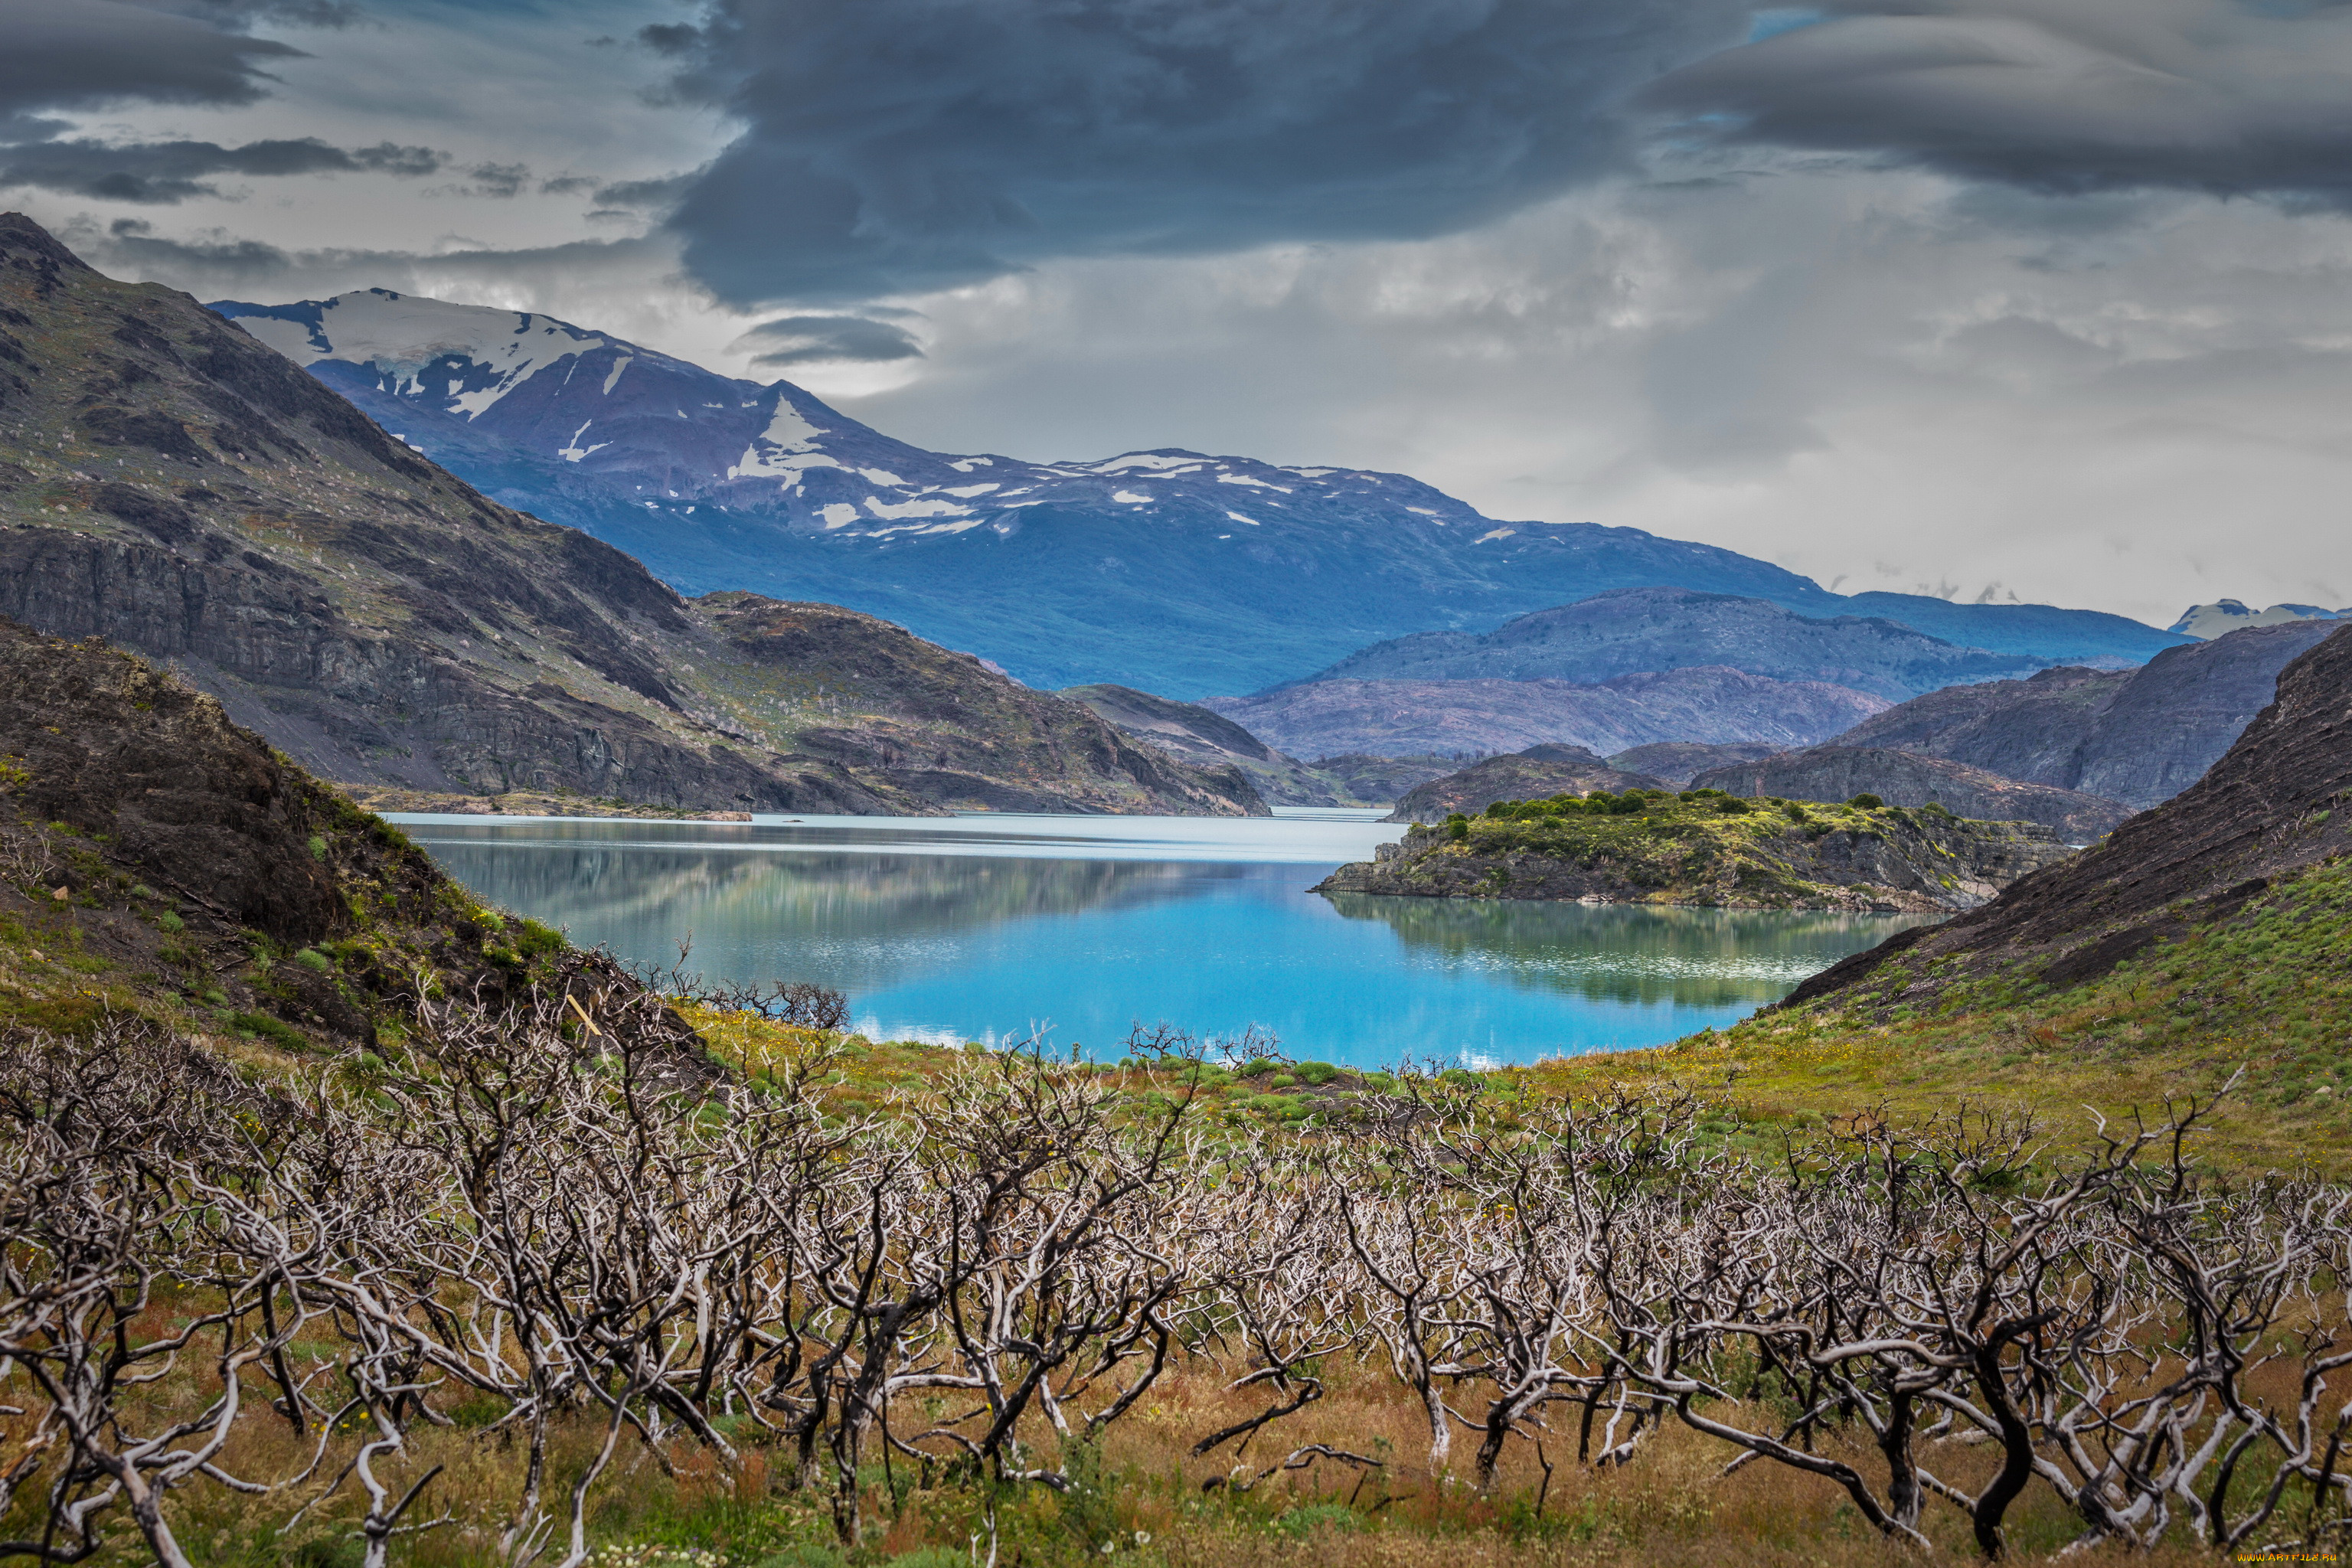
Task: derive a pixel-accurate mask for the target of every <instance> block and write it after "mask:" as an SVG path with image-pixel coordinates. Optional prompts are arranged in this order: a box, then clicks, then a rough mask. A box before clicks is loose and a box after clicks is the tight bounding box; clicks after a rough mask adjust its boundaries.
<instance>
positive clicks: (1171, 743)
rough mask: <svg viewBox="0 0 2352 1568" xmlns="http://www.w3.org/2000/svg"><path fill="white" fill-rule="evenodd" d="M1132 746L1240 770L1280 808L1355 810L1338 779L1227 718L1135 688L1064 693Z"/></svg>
mask: <svg viewBox="0 0 2352 1568" xmlns="http://www.w3.org/2000/svg"><path fill="white" fill-rule="evenodd" d="M1060 695H1061V696H1063V697H1066V698H1068V699H1069V700H1071V701H1073V702H1079V703H1083V704H1085V705H1086V707H1087V709H1088V710H1091V711H1092V712H1093V713H1094V715H1095V717H1097V719H1100V720H1102V721H1104V722H1105V723H1107V724H1109V725H1110V726H1112V727H1113V728H1114V729H1116V730H1118V732H1119V733H1120V734H1122V735H1125V736H1126V737H1127V738H1128V739H1129V740H1130V741H1136V742H1141V743H1142V744H1144V745H1147V746H1153V747H1157V748H1158V749H1159V750H1160V751H1163V752H1167V753H1168V754H1169V755H1171V756H1172V757H1175V758H1176V759H1177V760H1178V761H1180V762H1184V763H1191V764H1192V766H1194V767H1196V768H1203V769H1210V770H1215V769H1224V768H1234V769H1238V770H1240V772H1241V773H1243V775H1244V776H1245V777H1246V778H1247V779H1248V780H1249V782H1250V783H1251V784H1252V785H1254V786H1255V788H1256V790H1257V793H1258V794H1259V795H1262V796H1263V797H1265V799H1266V800H1267V801H1268V802H1270V803H1272V804H1273V805H1360V804H1363V803H1361V802H1359V801H1358V800H1357V799H1356V797H1355V796H1353V795H1349V793H1347V790H1346V788H1345V786H1344V785H1342V784H1340V783H1339V781H1338V780H1336V779H1333V778H1329V777H1325V776H1322V775H1319V774H1318V773H1315V772H1314V771H1312V770H1311V769H1309V768H1307V766H1306V764H1304V763H1301V762H1299V761H1298V759H1297V758H1296V757H1288V756H1285V755H1284V754H1283V753H1282V752H1277V751H1276V750H1275V749H1274V748H1273V747H1271V746H1269V745H1267V744H1266V743H1265V742H1263V741H1261V740H1259V739H1258V738H1257V737H1256V736H1255V735H1253V734H1251V733H1250V732H1249V731H1247V730H1244V729H1243V728H1242V727H1241V726H1240V725H1239V724H1236V723H1234V721H1232V720H1231V719H1228V718H1226V717H1225V716H1224V715H1223V714H1222V713H1219V712H1216V711H1214V710H1211V709H1207V708H1202V707H1201V706H1200V705H1199V704H1197V703H1192V702H1175V701H1171V700H1169V699H1167V698H1165V697H1154V696H1153V695H1152V694H1151V693H1150V692H1149V691H1138V690H1136V689H1134V688H1133V687H1131V686H1073V687H1071V688H1070V689H1067V690H1066V691H1064V692H1062V693H1060Z"/></svg>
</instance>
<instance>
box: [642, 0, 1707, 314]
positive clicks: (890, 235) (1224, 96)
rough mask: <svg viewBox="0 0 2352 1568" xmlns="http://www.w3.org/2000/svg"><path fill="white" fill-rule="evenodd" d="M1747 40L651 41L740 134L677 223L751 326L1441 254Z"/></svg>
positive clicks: (1363, 20)
mask: <svg viewBox="0 0 2352 1568" xmlns="http://www.w3.org/2000/svg"><path fill="white" fill-rule="evenodd" d="M1746 30H1747V7H1745V6H1744V5H1733V4H1730V3H1728V0H1675V3H1674V4H1663V3H1648V4H1645V3H1639V0H1383V3H1382V4H1380V5H1363V4H1361V3H1360V0H712V4H711V5H710V6H709V10H708V11H707V12H706V13H705V15H704V16H703V18H702V20H701V24H700V26H698V27H696V28H693V29H682V28H677V27H673V26H663V27H658V28H655V29H650V30H648V31H647V32H646V33H644V34H641V35H640V41H641V42H643V43H645V44H646V45H647V46H649V47H652V48H654V49H655V50H656V51H657V52H660V53H662V54H665V55H667V56H670V57H673V58H677V60H678V61H679V62H680V63H679V69H678V74H677V77H676V78H675V79H674V81H673V83H672V91H673V93H674V95H675V96H676V97H677V98H678V99H680V100H690V101H703V102H711V103H718V104H723V105H724V106H725V107H727V108H728V109H729V110H731V111H732V112H733V113H734V114H735V115H737V116H738V117H740V120H741V121H742V122H743V124H744V126H745V131H744V133H743V134H742V136H741V137H740V139H739V140H738V141H737V142H734V143H733V144H732V145H731V146H730V147H729V148H728V149H727V150H726V151H725V153H722V154H721V155H720V157H719V159H718V160H717V161H716V162H715V163H713V164H712V165H711V166H710V167H709V168H708V169H706V170H704V171H702V172H701V174H699V175H698V178H697V179H696V180H695V182H694V184H693V185H692V187H691V189H690V190H688V193H687V194H686V195H685V198H684V200H683V201H682V202H680V203H679V205H677V209H676V210H675V212H674V213H673V214H672V216H671V218H670V220H669V221H670V223H671V225H672V226H673V227H674V228H675V229H676V230H677V233H678V234H679V235H680V236H681V237H683V239H684V241H685V255H686V260H687V264H688V268H689V269H690V270H692V271H693V272H694V273H695V274H696V275H697V276H698V278H700V279H702V280H703V281H704V282H705V283H707V284H709V286H710V287H711V288H712V289H715V290H716V291H717V293H718V294H719V296H720V297H721V298H722V299H725V300H730V301H731V302H736V303H751V302H755V301H761V300H807V301H823V300H852V299H858V298H866V297H871V296H873V295H876V294H882V293H889V292H895V291H905V290H914V289H935V288H940V287H944V286H950V285H954V284H959V283H964V282H969V281H973V280H976V279H986V278H990V277H993V276H997V275H1000V274H1003V273H1004V272H1007V271H1011V270H1015V269H1018V268H1023V267H1024V266H1026V265H1028V264H1031V263H1033V262H1036V261H1040V260H1044V259H1047V258H1054V257H1065V256H1083V255H1108V254H1136V253H1159V254H1185V253H1210V252H1215V251H1220V250H1228V249H1234V248H1240V247H1249V246H1255V245H1261V244H1267V243H1275V242H1282V241H1297V240H1306V241H1313V240H1325V239H1330V240H1338V239H1358V238H1380V237H1423V236H1429V235H1435V234H1441V233H1448V232H1453V231H1457V230H1460V229H1464V228H1466V227H1469V226H1475V225H1476V224H1479V223H1482V222H1484V221H1486V220H1488V219H1490V218H1493V217H1495V216H1499V215H1501V214H1504V213H1507V212H1510V211H1513V210H1515V209H1517V208H1518V207H1521V206H1524V205H1528V203H1531V202H1534V201H1536V200H1538V199H1540V198H1542V197H1545V196H1547V195H1552V194H1554V193H1556V192H1558V191H1560V190H1563V189H1565V188H1567V187H1569V186H1570V185H1571V184H1575V183H1577V182H1578V181H1580V180H1584V179H1588V178H1591V177H1592V176H1593V175H1595V174H1599V173H1601V172H1603V171H1606V170H1609V169H1612V168H1614V167H1618V166H1621V165H1622V159H1623V156H1624V142H1623V138H1622V132H1620V130H1619V129H1618V127H1617V123H1616V121H1615V120H1614V118H1613V116H1612V109H1613V106H1614V105H1615V104H1616V102H1617V101H1618V100H1620V99H1622V97H1623V95H1624V94H1626V93H1627V92H1628V91H1630V90H1632V89H1634V88H1636V87H1638V86H1639V85H1640V84H1642V83H1643V82H1645V81H1647V80H1649V79H1652V78H1654V77H1655V76H1656V75H1657V74H1658V73H1660V72H1661V71H1663V70H1665V69H1667V68H1671V67H1673V66H1675V65H1676V64H1679V63H1681V62H1683V61H1685V60H1688V59H1691V58H1696V56H1698V55H1700V54H1703V53H1705V52H1706V51H1707V50H1708V49H1710V48H1714V47H1720V46H1722V45H1724V44H1727V43H1732V42H1736V41H1738V38H1740V37H1745V36H1746Z"/></svg>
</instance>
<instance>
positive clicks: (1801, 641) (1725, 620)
mask: <svg viewBox="0 0 2352 1568" xmlns="http://www.w3.org/2000/svg"><path fill="white" fill-rule="evenodd" d="M1706 665H1724V666H1728V667H1729V668H1735V669H1740V670H1745V671H1746V672H1748V674H1750V675H1760V676H1765V677H1769V679H1774V680H1797V681H1819V682H1825V683H1827V684H1830V685H1833V686H1842V687H1848V688H1852V689H1855V690H1860V691H1867V692H1870V693H1872V694H1873V695H1874V696H1878V697H1884V698H1885V699H1886V700H1889V701H1892V702H1899V701H1901V700H1903V699H1905V698H1906V697H1916V696H1917V695H1918V694H1919V693H1920V692H1922V691H1932V690H1934V689H1937V688H1938V687H1944V686H1950V685H1954V684H1956V683H1958V682H1962V681H1975V680H1993V679H2000V678H2001V677H2003V676H2014V675H2027V674H2031V673H2032V671H2033V670H2035V669H2037V668H2042V661H2041V660H2039V659H2033V658H2024V657H2022V656H2020V655H2017V654H1999V653H1990V652H1987V651H1986V650H1984V649H1982V648H1972V647H1956V646H1955V645H1953V644H1951V643H1948V642H1946V641H1944V640H1943V639H1942V638H1940V637H1929V636H1927V634H1925V633H1923V632H1918V631H1915V630H1913V629H1912V628H1911V627H1909V626H1905V625H1903V624H1902V623H1901V622H1899V621H1891V620H1887V619H1885V618H1884V617H1883V616H1827V617H1823V616H1801V615H1798V614H1796V613H1795V612H1794V611H1791V610H1788V609H1785V608H1783V607H1782V606H1780V605H1776V604H1774V603H1772V602H1771V601H1770V600H1769V599H1758V598H1748V597H1742V596H1739V595H1730V594H1704V593H1698V592H1696V591H1694V590H1691V589H1688V588H1671V587H1645V588H1619V589H1614V590H1612V591H1610V592H1607V593H1601V594H1595V595H1591V597H1589V598H1584V599H1580V600H1578V601H1577V602H1576V603H1574V604H1571V605H1555V606H1553V607H1551V608H1549V609H1543V610H1538V611H1535V612H1534V613H1532V614H1529V615H1525V616H1517V617H1515V618H1513V619H1511V620H1508V621H1506V622H1504V623H1503V624H1502V625H1501V626H1497V627H1496V628H1495V629H1494V630H1493V631H1491V632H1486V633H1471V632H1422V633H1420V634H1418V635H1416V636H1412V637H1399V638H1396V639H1395V640H1393V641H1391V642H1384V643H1380V644H1376V645H1375V646H1373V647H1367V648H1360V649H1359V650H1357V651H1356V652H1354V653H1352V654H1350V655H1349V656H1348V657H1347V658H1343V659H1341V660H1340V661H1339V663H1337V664H1335V665H1333V666H1331V667H1330V668H1328V669H1326V670H1323V671H1322V672H1321V673H1319V674H1318V675H1316V676H1315V677H1313V679H1316V680H1318V681H1326V680H1570V681H1581V682H1595V681H1604V680H1609V679H1613V678H1616V677H1619V676H1625V675H1633V674H1638V673H1641V672H1643V671H1655V670H1667V669H1685V668H1695V667H1700V666H1706ZM1678 738H1679V739H1684V740H1696V739H1698V737H1697V736H1696V735H1688V736H1682V737H1678Z"/></svg>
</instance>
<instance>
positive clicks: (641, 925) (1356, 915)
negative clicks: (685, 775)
mask: <svg viewBox="0 0 2352 1568" xmlns="http://www.w3.org/2000/svg"><path fill="white" fill-rule="evenodd" d="M1373 815H1375V814H1372V813H1343V812H1287V813H1285V814H1283V815H1282V816H1278V817H1276V818H1275V819H1273V820H1267V819H1265V818H1201V817H1131V816H1129V817H1101V816H1011V815H988V816H965V817H948V818H941V817H930V818H925V817H865V816H809V817H798V818H787V817H776V816H762V817H761V818H760V819H758V820H757V821H755V822H752V823H748V824H746V823H709V822H677V823H672V822H641V821H625V822H614V821H593V822H583V821H572V820H562V819H551V818H536V819H534V818H522V819H501V820H494V821H485V820H484V819H482V818H480V817H462V816H400V817H397V818H395V819H394V820H396V821H399V822H400V823H402V824H403V825H404V826H405V827H406V828H407V830H408V832H409V834H410V836H411V837H414V838H415V840H416V841H417V842H418V843H419V844H421V845H423V846H424V847H425V848H427V849H429V850H430V851H431V852H432V854H433V856H434V858H436V859H437V860H438V861H440V863H441V864H442V866H443V867H445V868H446V869H447V870H448V871H449V873H450V874H451V875H452V876H455V877H457V879H459V880H461V881H463V882H464V883H465V884H466V885H467V887H469V888H471V889H474V891H475V892H476V893H477V894H478V895H479V896H481V897H482V898H484V899H486V900H489V901H491V902H493V903H497V904H499V905H501V906H503V907H505V908H507V909H510V910H516V911H518V912H520V913H522V914H527V915H530V916H533V917H535V918H536V919H539V920H542V921H547V922H549V923H550V924H552V925H559V926H562V927H564V928H566V929H567V930H568V931H570V932H571V934H572V939H573V940H574V941H575V942H582V943H583V944H587V945H593V944H595V943H599V942H603V943H607V944H609V945H610V946H611V947H612V949H613V951H614V952H615V953H617V954H619V955H620V956H621V957H622V958H624V959H625V960H628V961H631V962H638V961H644V960H656V959H657V960H660V961H661V962H662V963H664V964H665V965H667V963H668V962H669V961H670V960H671V959H673V958H674V957H675V956H676V952H677V942H678V940H679V939H681V938H683V937H688V936H689V935H690V936H691V939H692V942H693V957H692V959H691V961H690V964H689V967H691V968H692V969H694V970H698V971H699V972H701V973H704V974H707V975H709V976H711V977H713V978H726V979H732V980H746V981H764V980H770V979H782V980H814V981H818V982H821V983H823V984H827V985H833V986H837V987H838V988H840V989H841V990H843V991H845V992H847V993H848V994H849V997H850V1000H851V1010H852V1015H853V1016H854V1018H855V1019H856V1026H857V1028H858V1029H859V1030H860V1031H861V1032H862V1033H864V1034H866V1035H868V1036H870V1037H875V1038H881V1039H909V1038H919V1039H932V1040H941V1041H949V1040H954V1041H961V1040H972V1039H979V1040H987V1041H990V1042H991V1043H1003V1042H1005V1041H1008V1040H1014V1039H1022V1038H1025V1037H1029V1036H1031V1035H1033V1034H1034V1033H1037V1032H1039V1031H1048V1032H1049V1033H1048V1037H1049V1038H1050V1039H1051V1040H1052V1041H1053V1042H1054V1043H1055V1044H1056V1045H1058V1046H1061V1047H1069V1046H1072V1045H1083V1046H1085V1047H1087V1048H1088V1049H1089V1050H1090V1051H1099V1052H1105V1053H1108V1054H1112V1055H1115V1054H1117V1049H1118V1043H1119V1041H1120V1040H1121V1039H1122V1038H1124V1037H1125V1036H1126V1034H1127V1032H1128V1030H1129V1027H1130V1026H1132V1025H1134V1024H1136V1023H1138V1022H1142V1023H1147V1024H1149V1023H1159V1022H1162V1021H1165V1022H1168V1023H1172V1024H1175V1025H1178V1026H1181V1027H1184V1028H1187V1029H1191V1030H1192V1031H1194V1032H1195V1033H1198V1034H1202V1035H1214V1034H1230V1033H1234V1032H1236V1031H1239V1030H1240V1029H1242V1028H1244V1027H1245V1026H1249V1025H1252V1024H1255V1025H1259V1026H1263V1027H1265V1028H1269V1029H1272V1030H1273V1031H1274V1032H1275V1033H1276V1035H1278V1036H1279V1037H1281V1040H1282V1043H1283V1046H1284V1048H1285V1049H1286V1050H1288V1051H1290V1052H1291V1053H1292V1054H1293V1055H1296V1056H1299V1057H1306V1058H1320V1059H1323V1060H1328V1061H1341V1062H1351V1063H1356V1064H1360V1065H1367V1066H1370V1065H1377V1064H1381V1063H1392V1062H1395V1061H1397V1060H1399V1059H1400V1058H1404V1057H1407V1056H1411V1057H1414V1058H1426V1057H1440V1058H1449V1059H1455V1060H1464V1061H1469V1062H1474V1063H1489V1062H1507V1061H1531V1060H1534V1059H1536V1058H1541V1057H1549V1056H1560V1055H1567V1054H1571V1053H1575V1052H1580V1051H1591V1050H1605V1049H1609V1048H1612V1047H1628V1046H1643V1045H1654V1044H1656V1043H1658V1042H1660V1041H1663V1040H1669V1039H1673V1038H1675V1037H1677V1036H1681V1035H1685V1034H1688V1033H1690V1032H1691V1031H1693V1030H1695V1029H1699V1028H1703V1027H1706V1026H1709V1025H1719V1024H1726V1023H1729V1022H1730V1021H1732V1020H1733V1019H1736V1018H1738V1017H1740V1016H1744V1015H1746V1014H1748V1013H1749V1012H1751V1011H1753V1010H1754V1009H1755V1008H1756V1007H1758V1006H1759V1005H1762V1004H1764V1003H1767V1002H1770V1001H1773V1000H1776V999H1777V998H1779V997H1780V996H1782V995H1784V994H1787V992H1788V991H1789V989H1790V987H1791V986H1793V985H1795V984H1797V982H1799V981H1800V980H1801V979H1803V978H1804V977H1805V976H1806V975H1808V974H1811V973H1814V972H1815V971H1817V970H1819V969H1822V968H1823V967H1825V966H1826V965H1828V964H1830V963H1834V962H1835V961H1836V960H1837V959H1839V958H1841V957H1843V956H1844V955H1845V954H1846V953H1849V952H1856V951H1858V950H1860V949H1862V948H1864V947H1868V946H1871V945H1872V944H1874V943H1875V942H1880V941H1883V940H1884V939H1885V937H1887V936H1888V935H1890V934H1891V933H1893V932H1894V931H1898V930H1900V929H1902V927H1904V926H1905V925H1906V924H1915V923H1916V921H1915V920H1907V919H1904V918H1900V917H1896V918H1888V917H1879V916H1858V915H1839V914H1773V913H1763V912H1754V911H1734V910H1685V909H1653V908H1643V907H1633V906H1587V905H1580V904H1545V903H1528V902H1519V901H1512V900H1444V899H1388V898H1371V897H1368V896H1366V895H1362V894H1343V895H1339V896H1338V897H1331V898H1327V897H1324V896H1322V895H1320V894H1314V893H1309V892H1307V889H1308V888H1309V887H1311V886H1313V885H1314V884H1315V883H1316V882H1318V881H1320V880H1321V879H1322V878H1323V876H1324V874H1325V873H1326V872H1328V870H1330V868H1332V867H1334V866H1336V865H1338V864H1339V863H1340V862H1342V861H1346V860H1361V859H1366V858H1370V855H1371V852H1372V848H1373V847H1374V846H1375V845H1378V844H1382V843H1387V842H1389V841H1391V840H1393V839H1394V838H1396V837H1398V836H1399V835H1400V834H1401V833H1402V831H1403V829H1402V827H1400V826H1392V825H1388V824H1382V823H1378V822H1373V821H1370V820H1369V819H1370V816H1373Z"/></svg>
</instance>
